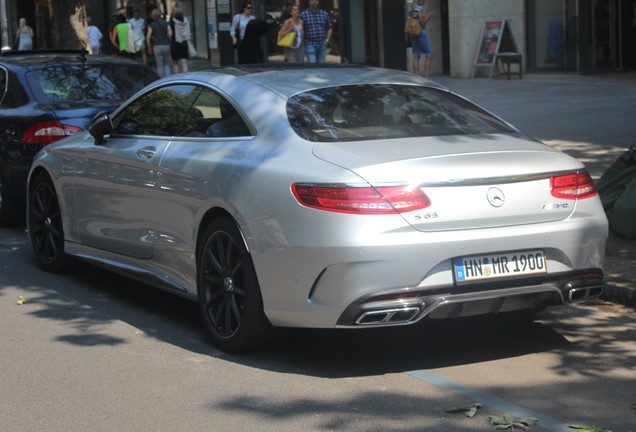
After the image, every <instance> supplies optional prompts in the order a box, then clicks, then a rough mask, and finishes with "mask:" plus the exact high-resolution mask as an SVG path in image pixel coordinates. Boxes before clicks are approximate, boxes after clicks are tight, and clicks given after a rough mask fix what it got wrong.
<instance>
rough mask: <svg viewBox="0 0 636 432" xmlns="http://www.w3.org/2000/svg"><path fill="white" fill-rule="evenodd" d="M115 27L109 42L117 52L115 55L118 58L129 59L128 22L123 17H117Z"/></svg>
mask: <svg viewBox="0 0 636 432" xmlns="http://www.w3.org/2000/svg"><path fill="white" fill-rule="evenodd" d="M115 22H116V24H115V27H113V31H112V32H111V34H110V42H111V43H112V44H113V46H114V47H115V49H116V50H117V55H118V56H120V57H130V53H129V52H128V31H129V30H130V27H129V26H128V21H126V17H125V16H124V15H121V14H120V15H117V18H116V21H115Z"/></svg>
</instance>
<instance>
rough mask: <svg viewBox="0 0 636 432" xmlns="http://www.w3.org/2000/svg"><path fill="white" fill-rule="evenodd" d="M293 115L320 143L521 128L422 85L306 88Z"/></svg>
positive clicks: (295, 124) (302, 132) (302, 131)
mask: <svg viewBox="0 0 636 432" xmlns="http://www.w3.org/2000/svg"><path fill="white" fill-rule="evenodd" d="M287 115H288V117H289V122H290V123H291V126H292V128H293V129H294V131H295V132H296V133H297V134H298V135H299V136H301V137H302V138H304V139H306V140H309V141H319V142H339V141H361V140H376V139H387V138H406V137H428V136H440V135H475V134H492V133H511V132H515V131H514V130H513V129H511V128H510V127H509V126H508V125H507V124H505V123H503V122H501V121H500V120H498V119H497V118H495V117H493V116H492V115H490V114H488V113H487V112H486V111H484V110H483V109H481V108H479V107H478V106H476V105H474V104H472V103H470V102H468V101H467V100H465V99H463V98H461V97H458V96H456V95H454V94H452V93H449V92H447V91H444V90H441V89H436V88H430V87H424V86H416V85H393V84H377V85H355V86H343V87H330V88H322V89H318V90H313V91H309V92H305V93H300V94H297V95H295V96H293V97H291V98H290V99H289V101H288V103H287Z"/></svg>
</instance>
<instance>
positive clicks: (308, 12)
mask: <svg viewBox="0 0 636 432" xmlns="http://www.w3.org/2000/svg"><path fill="white" fill-rule="evenodd" d="M318 3H319V0H309V8H308V9H305V10H304V11H302V13H301V14H300V19H302V20H303V26H304V35H305V53H306V55H307V61H308V62H309V63H324V62H325V61H326V59H327V48H328V46H329V41H330V40H331V33H332V31H333V24H332V23H331V19H330V18H329V14H328V13H327V12H326V11H324V10H322V9H320V8H318Z"/></svg>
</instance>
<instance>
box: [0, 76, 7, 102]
mask: <svg viewBox="0 0 636 432" xmlns="http://www.w3.org/2000/svg"><path fill="white" fill-rule="evenodd" d="M6 95H7V71H6V70H4V69H2V68H0V106H2V105H4V97H5V96H6Z"/></svg>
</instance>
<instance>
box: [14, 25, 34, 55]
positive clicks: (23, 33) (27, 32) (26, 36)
mask: <svg viewBox="0 0 636 432" xmlns="http://www.w3.org/2000/svg"><path fill="white" fill-rule="evenodd" d="M33 37H34V35H33V29H32V28H31V27H29V26H28V25H27V21H26V18H20V27H19V28H18V30H17V31H16V32H15V45H16V46H17V47H18V51H30V50H32V49H33Z"/></svg>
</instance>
